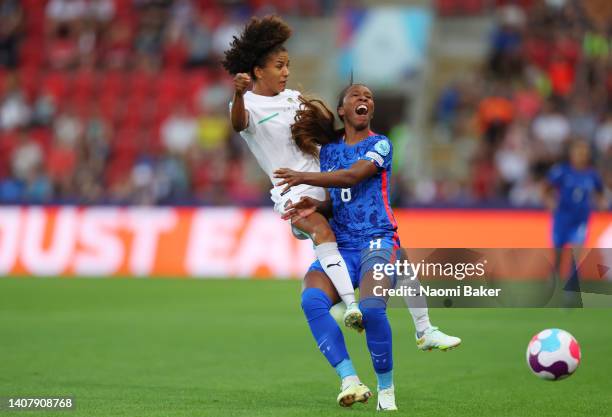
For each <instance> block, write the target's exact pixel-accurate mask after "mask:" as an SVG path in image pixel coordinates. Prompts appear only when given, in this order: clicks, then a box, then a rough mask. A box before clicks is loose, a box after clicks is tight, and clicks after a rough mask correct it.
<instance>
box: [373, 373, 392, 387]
mask: <svg viewBox="0 0 612 417" xmlns="http://www.w3.org/2000/svg"><path fill="white" fill-rule="evenodd" d="M376 378H377V379H378V390H379V391H380V390H381V389H387V388H391V387H392V386H393V370H390V371H389V372H385V373H383V374H379V373H376Z"/></svg>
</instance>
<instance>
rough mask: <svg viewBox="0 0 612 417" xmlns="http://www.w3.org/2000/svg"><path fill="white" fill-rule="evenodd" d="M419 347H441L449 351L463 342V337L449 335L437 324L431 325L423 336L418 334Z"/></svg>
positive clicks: (423, 348) (442, 349) (440, 348)
mask: <svg viewBox="0 0 612 417" xmlns="http://www.w3.org/2000/svg"><path fill="white" fill-rule="evenodd" d="M416 344H417V348H419V349H421V350H432V349H439V350H441V351H443V352H444V351H447V350H449V349H452V348H455V347H457V346H459V345H460V344H461V339H459V338H458V337H455V336H449V335H447V334H446V333H444V332H442V331H440V330H439V329H438V328H437V327H436V326H431V327H430V328H429V329H427V330H425V332H424V333H423V336H421V337H418V336H416Z"/></svg>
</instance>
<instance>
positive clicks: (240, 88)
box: [234, 72, 251, 94]
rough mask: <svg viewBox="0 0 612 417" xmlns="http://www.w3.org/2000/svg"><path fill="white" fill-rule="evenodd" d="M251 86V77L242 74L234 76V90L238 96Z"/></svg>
mask: <svg viewBox="0 0 612 417" xmlns="http://www.w3.org/2000/svg"><path fill="white" fill-rule="evenodd" d="M249 84H251V76H250V75H249V74H246V73H244V72H241V73H238V74H236V75H235V76H234V89H235V90H236V92H237V93H238V94H244V93H245V91H246V90H247V88H249Z"/></svg>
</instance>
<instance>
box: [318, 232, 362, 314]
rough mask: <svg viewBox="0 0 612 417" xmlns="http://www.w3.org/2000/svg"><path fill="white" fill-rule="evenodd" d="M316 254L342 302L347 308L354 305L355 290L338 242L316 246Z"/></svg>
mask: <svg viewBox="0 0 612 417" xmlns="http://www.w3.org/2000/svg"><path fill="white" fill-rule="evenodd" d="M315 253H316V255H317V258H318V259H319V262H320V263H321V266H322V267H323V270H324V271H325V273H326V274H327V276H328V277H329V279H330V280H331V282H332V283H333V284H334V287H336V291H338V295H339V296H340V298H341V299H342V301H344V303H345V304H346V306H347V307H348V306H349V305H351V303H354V302H355V289H354V288H353V283H352V282H351V276H350V275H349V272H348V269H347V268H346V262H344V259H342V255H340V252H339V251H338V244H337V243H336V242H327V243H321V244H320V245H317V246H315Z"/></svg>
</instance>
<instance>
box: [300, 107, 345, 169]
mask: <svg viewBox="0 0 612 417" xmlns="http://www.w3.org/2000/svg"><path fill="white" fill-rule="evenodd" d="M300 103H301V105H300V108H299V109H298V111H297V112H296V113H295V122H294V123H293V125H291V137H292V138H293V141H294V142H295V144H296V145H297V147H298V148H299V149H300V150H301V151H302V152H304V153H305V154H307V155H311V156H313V157H315V158H318V157H319V145H325V144H327V143H332V142H336V141H337V140H338V139H339V138H340V137H341V136H342V135H343V134H344V129H336V127H335V117H334V113H332V111H331V110H330V109H329V108H328V107H327V105H326V104H325V103H324V102H323V100H319V99H317V98H306V97H302V96H301V97H300Z"/></svg>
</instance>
